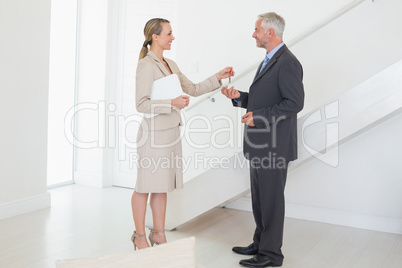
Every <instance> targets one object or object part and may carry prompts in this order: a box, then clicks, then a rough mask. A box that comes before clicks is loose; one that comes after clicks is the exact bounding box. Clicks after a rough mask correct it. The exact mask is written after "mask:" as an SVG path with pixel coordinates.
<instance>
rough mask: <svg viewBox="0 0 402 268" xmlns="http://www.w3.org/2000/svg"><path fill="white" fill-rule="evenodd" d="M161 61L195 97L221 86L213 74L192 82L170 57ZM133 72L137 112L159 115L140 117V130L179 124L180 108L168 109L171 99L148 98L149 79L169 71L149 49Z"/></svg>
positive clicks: (158, 77) (159, 76)
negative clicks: (200, 80) (163, 61)
mask: <svg viewBox="0 0 402 268" xmlns="http://www.w3.org/2000/svg"><path fill="white" fill-rule="evenodd" d="M165 61H166V62H167V64H168V65H169V67H170V69H171V70H172V72H173V73H174V74H177V76H178V77H179V80H180V84H181V87H182V88H183V91H184V93H186V94H188V95H190V96H194V97H196V96H199V95H202V94H205V93H208V92H211V91H213V90H214V89H217V88H219V87H220V86H221V83H220V82H219V81H218V78H217V77H216V75H213V76H211V77H209V78H207V79H205V80H204V81H202V82H201V83H198V84H194V83H193V82H191V81H190V80H189V79H188V78H187V77H186V76H185V75H184V74H183V73H182V72H181V71H180V69H179V67H178V66H177V64H176V63H175V62H174V61H173V60H170V59H167V58H165ZM136 75H137V77H136V107H137V111H138V112H140V113H158V114H159V115H158V116H155V117H151V118H145V117H144V118H143V122H142V127H143V130H148V131H150V130H164V129H169V128H173V127H176V126H178V125H181V117H180V110H178V109H177V110H176V109H172V106H171V100H151V99H150V96H151V90H152V84H153V82H154V81H155V80H157V79H160V78H163V77H165V76H167V75H170V73H169V71H168V70H167V69H166V68H165V66H164V65H163V64H162V62H160V60H159V59H158V57H157V56H156V55H155V54H154V53H153V52H152V51H149V52H148V54H147V55H146V56H145V57H144V58H143V59H141V60H140V61H139V62H138V66H137V74H136ZM184 93H183V95H184ZM151 107H152V111H151ZM144 123H145V124H144Z"/></svg>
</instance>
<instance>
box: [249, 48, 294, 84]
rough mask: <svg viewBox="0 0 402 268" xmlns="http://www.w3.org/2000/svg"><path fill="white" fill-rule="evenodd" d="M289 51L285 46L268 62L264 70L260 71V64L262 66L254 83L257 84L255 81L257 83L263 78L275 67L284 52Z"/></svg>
mask: <svg viewBox="0 0 402 268" xmlns="http://www.w3.org/2000/svg"><path fill="white" fill-rule="evenodd" d="M286 49H287V47H286V45H283V46H282V47H281V48H280V49H279V50H278V51H277V52H276V53H275V54H274V56H273V57H272V58H271V59H270V60H269V61H268V64H267V65H265V67H264V69H263V70H262V71H261V72H259V71H260V69H261V66H262V62H261V64H260V66H259V67H258V69H257V73H256V75H255V77H254V80H253V83H252V84H254V83H255V81H257V80H258V79H259V78H260V77H261V76H263V75H264V74H265V73H266V72H267V71H268V70H269V69H270V68H271V67H272V65H274V63H275V62H276V60H277V59H278V58H279V57H280V56H281V55H282V53H283V51H285V50H286Z"/></svg>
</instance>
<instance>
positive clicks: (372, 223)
mask: <svg viewBox="0 0 402 268" xmlns="http://www.w3.org/2000/svg"><path fill="white" fill-rule="evenodd" d="M286 217H289V218H296V219H302V220H309V221H317V222H323V223H329V224H335V225H342V226H348V227H353V228H359V229H367V230H373V231H379V232H386V233H394V234H402V219H395V218H387V217H379V216H375V215H368V214H361V213H357V212H351V211H343V210H335V209H329V208H320V207H312V206H305V205H299V204H289V203H288V204H287V205H286Z"/></svg>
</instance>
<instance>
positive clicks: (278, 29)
mask: <svg viewBox="0 0 402 268" xmlns="http://www.w3.org/2000/svg"><path fill="white" fill-rule="evenodd" d="M258 19H259V20H261V19H262V22H261V27H262V28H264V30H265V32H267V31H268V30H269V29H270V28H272V29H274V31H275V34H276V35H277V36H278V37H279V38H281V39H282V36H283V31H284V30H285V20H284V19H283V18H282V17H281V16H279V15H278V14H276V13H275V12H268V13H264V14H261V15H259V16H258Z"/></svg>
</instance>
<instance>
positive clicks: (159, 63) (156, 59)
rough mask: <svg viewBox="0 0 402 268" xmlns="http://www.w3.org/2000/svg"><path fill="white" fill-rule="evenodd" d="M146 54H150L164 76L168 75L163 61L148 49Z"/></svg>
mask: <svg viewBox="0 0 402 268" xmlns="http://www.w3.org/2000/svg"><path fill="white" fill-rule="evenodd" d="M147 55H148V56H150V57H151V58H152V59H153V60H154V61H155V63H156V66H158V68H159V69H160V70H161V71H162V73H163V74H164V75H165V76H168V75H170V73H169V71H168V70H167V69H166V67H165V66H164V65H163V63H162V62H161V61H160V60H159V58H158V57H157V56H156V55H155V54H154V53H153V52H152V51H148V54H147Z"/></svg>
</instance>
